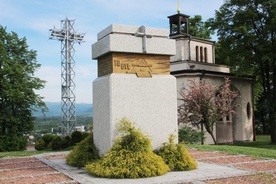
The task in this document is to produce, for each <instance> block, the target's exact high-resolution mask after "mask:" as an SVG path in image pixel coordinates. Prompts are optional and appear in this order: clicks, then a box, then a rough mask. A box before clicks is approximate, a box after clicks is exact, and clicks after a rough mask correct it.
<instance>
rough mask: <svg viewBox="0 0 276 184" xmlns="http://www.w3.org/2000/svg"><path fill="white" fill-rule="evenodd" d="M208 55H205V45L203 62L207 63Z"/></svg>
mask: <svg viewBox="0 0 276 184" xmlns="http://www.w3.org/2000/svg"><path fill="white" fill-rule="evenodd" d="M207 58H208V55H207V48H206V47H204V62H205V63H207V61H208V59H207Z"/></svg>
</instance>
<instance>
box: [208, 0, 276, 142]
mask: <svg viewBox="0 0 276 184" xmlns="http://www.w3.org/2000/svg"><path fill="white" fill-rule="evenodd" d="M275 17H276V1H275V0H263V1H259V0H227V1H225V3H224V4H223V5H222V6H221V7H220V9H219V11H216V15H215V18H213V19H209V21H208V22H209V23H210V24H209V25H210V26H211V28H212V29H213V30H217V34H218V39H219V44H220V48H221V49H220V52H219V54H218V57H219V60H220V62H221V63H224V64H228V65H230V66H231V71H232V72H234V73H237V74H250V75H255V76H256V78H257V80H256V86H257V87H258V86H259V85H260V86H261V87H262V90H261V91H260V93H259V94H262V95H263V102H264V103H260V104H261V105H262V106H263V105H265V106H266V107H262V109H267V119H268V122H269V125H270V135H271V142H272V143H274V144H276V103H275V102H276V87H275V86H276V55H275V48H276V19H275ZM255 89H256V88H255ZM255 91H256V90H255Z"/></svg>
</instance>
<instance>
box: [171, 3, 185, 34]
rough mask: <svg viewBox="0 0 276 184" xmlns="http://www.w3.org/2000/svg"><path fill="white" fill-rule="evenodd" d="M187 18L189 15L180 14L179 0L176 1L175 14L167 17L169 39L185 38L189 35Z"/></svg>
mask: <svg viewBox="0 0 276 184" xmlns="http://www.w3.org/2000/svg"><path fill="white" fill-rule="evenodd" d="M189 17H190V16H189V15H185V14H182V13H180V0H178V8H177V14H175V15H171V16H168V18H169V22H170V38H179V37H187V36H188V35H189Z"/></svg>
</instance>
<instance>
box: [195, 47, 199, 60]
mask: <svg viewBox="0 0 276 184" xmlns="http://www.w3.org/2000/svg"><path fill="white" fill-rule="evenodd" d="M195 49H196V61H199V59H198V58H199V52H198V46H196V47H195Z"/></svg>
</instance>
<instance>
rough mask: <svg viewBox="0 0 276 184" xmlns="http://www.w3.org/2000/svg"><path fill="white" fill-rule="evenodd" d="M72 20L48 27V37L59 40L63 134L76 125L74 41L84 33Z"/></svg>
mask: <svg viewBox="0 0 276 184" xmlns="http://www.w3.org/2000/svg"><path fill="white" fill-rule="evenodd" d="M74 22H75V21H74V20H68V19H67V18H66V19H64V20H61V29H56V28H55V27H54V29H50V34H51V35H50V39H55V40H58V41H60V42H61V125H62V127H63V135H69V134H70V133H71V132H72V130H73V129H74V128H75V126H76V105H75V103H76V96H75V86H76V85H75V82H74V80H75V76H76V73H75V71H74V66H75V61H74V58H73V56H74V53H75V49H74V47H73V45H74V43H75V42H77V43H79V44H81V43H82V42H83V41H82V40H83V37H84V34H83V33H82V34H78V33H76V31H75V30H74V27H73V26H74Z"/></svg>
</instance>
